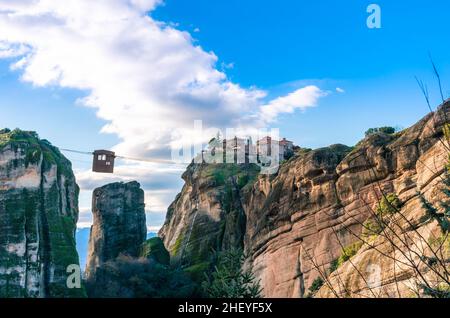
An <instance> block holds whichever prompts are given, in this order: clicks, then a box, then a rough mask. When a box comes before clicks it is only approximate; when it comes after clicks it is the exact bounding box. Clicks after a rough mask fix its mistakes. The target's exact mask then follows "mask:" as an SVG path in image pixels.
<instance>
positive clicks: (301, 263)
mask: <svg viewBox="0 0 450 318" xmlns="http://www.w3.org/2000/svg"><path fill="white" fill-rule="evenodd" d="M449 110H450V103H449V102H447V103H446V104H445V105H443V106H441V107H440V110H439V112H436V113H434V114H429V115H427V116H426V117H425V118H423V119H422V120H421V121H419V122H418V123H417V124H415V125H414V126H412V127H411V128H408V129H405V130H403V131H401V132H398V133H395V134H385V133H375V134H373V135H370V136H368V137H366V138H365V139H364V140H362V141H361V142H360V143H358V144H357V145H356V146H355V147H352V148H350V147H346V146H343V145H333V146H330V147H327V148H323V149H317V150H312V151H298V152H297V153H296V155H295V156H294V157H293V158H291V159H290V160H289V161H288V162H286V163H283V164H282V166H281V168H280V170H279V172H278V174H277V175H274V176H263V175H260V176H256V174H257V173H255V174H253V173H249V175H247V177H246V182H243V183H244V185H243V186H242V187H240V186H238V183H239V182H238V180H236V179H237V178H239V176H240V175H242V174H243V173H245V171H248V170H249V169H248V167H240V166H236V165H228V167H223V165H207V164H202V165H195V164H191V165H190V166H189V167H188V169H187V171H186V172H185V174H184V175H183V179H184V180H185V185H184V187H183V189H182V191H181V193H180V194H179V195H178V196H177V197H176V199H175V201H174V202H173V203H172V205H171V206H170V207H169V210H168V214H167V219H166V222H165V224H164V226H163V228H162V229H161V231H160V232H159V235H160V237H161V238H162V239H163V240H164V243H165V245H166V247H167V248H168V249H169V251H170V253H171V256H172V260H173V262H182V263H184V265H185V266H189V265H191V266H193V265H196V266H198V265H199V264H202V262H208V260H209V258H208V257H209V256H208V255H210V254H209V251H210V249H211V248H214V249H216V250H220V249H223V248H228V247H231V246H239V245H241V246H243V247H244V250H245V252H246V255H247V257H248V258H247V264H248V265H249V266H251V267H252V269H253V272H254V274H255V275H256V277H257V278H259V279H260V280H261V285H262V287H263V289H264V290H263V293H264V296H266V297H305V296H306V295H307V293H308V288H310V287H311V285H312V284H313V282H314V280H315V279H316V278H317V277H318V276H319V272H318V270H320V269H323V270H324V272H325V273H326V275H328V274H329V269H330V267H331V266H332V263H333V261H334V260H336V259H337V258H338V257H339V256H340V255H341V254H342V250H343V247H345V246H348V245H350V244H352V243H355V242H357V241H359V239H358V237H357V236H355V235H354V233H358V234H360V233H361V232H362V225H361V223H363V222H365V221H366V220H367V219H369V218H370V217H371V216H372V215H371V211H373V210H375V209H376V208H377V206H378V205H379V202H380V197H381V195H382V193H393V194H395V195H396V196H398V198H399V199H400V200H401V202H403V206H402V214H405V215H407V218H409V219H410V220H415V222H414V224H415V225H414V226H415V227H416V228H420V229H422V230H423V232H424V236H425V237H427V235H428V236H429V235H430V234H429V233H432V232H433V231H435V229H434V228H433V226H434V227H435V225H430V224H429V223H421V222H420V221H419V220H420V216H421V215H423V214H424V211H423V208H422V204H421V202H420V199H419V193H420V194H421V195H423V196H424V197H425V198H426V199H427V200H430V202H432V203H434V202H436V201H437V200H438V194H437V193H438V192H439V191H438V188H439V186H438V185H439V181H440V179H439V178H440V176H441V175H442V174H443V173H444V166H445V162H446V161H447V159H448V158H447V152H446V150H445V147H444V145H443V143H442V142H441V141H440V140H441V139H440V138H441V137H442V135H443V124H444V121H443V118H446V117H447V116H450V114H449ZM449 118H450V117H449ZM233 169H235V171H233V172H232V173H229V174H228V175H226V178H225V179H224V178H223V171H230V170H233ZM406 223H408V222H406ZM407 225H408V224H407ZM409 225H410V224H409ZM404 230H405V229H404ZM406 230H408V229H406ZM425 232H426V233H427V234H425ZM384 243H385V242H383V241H382V238H379V242H377V244H380V246H381V248H383V244H384ZM371 261H372V262H375V261H378V264H379V265H380V266H381V273H382V278H381V286H379V289H380V290H381V289H383V295H384V296H386V295H389V296H391V297H398V296H402V297H404V296H407V293H408V288H407V287H408V284H410V283H411V282H410V280H411V279H412V278H411V273H410V272H408V271H406V270H403V271H400V275H399V269H394V268H393V265H392V264H391V263H389V262H388V261H387V260H383V259H381V260H380V258H379V256H378V257H377V254H376V253H375V251H374V249H373V248H370V247H368V246H366V247H363V248H361V249H360V250H359V251H358V252H357V254H356V255H355V256H354V257H353V258H352V261H351V262H348V261H347V262H346V263H344V264H343V265H342V266H341V267H340V268H339V269H338V270H337V271H336V272H335V273H333V274H332V275H331V276H330V280H331V284H334V285H335V289H338V290H339V286H340V285H339V284H341V285H342V284H343V285H345V286H354V288H353V290H350V291H349V290H348V289H346V288H343V289H342V288H341V289H340V290H339V293H340V294H339V295H338V296H352V297H353V296H355V295H357V294H359V293H362V294H363V295H364V294H365V295H366V296H370V295H368V294H367V291H365V290H364V284H363V283H364V278H361V277H359V276H358V277H357V275H355V272H356V270H355V268H354V266H353V265H352V264H351V263H355V262H356V263H360V264H361V265H367V264H368V263H369V262H371ZM314 263H316V264H318V265H319V267H317V266H315V265H314ZM394 277H396V279H395V280H397V281H401V282H403V283H404V284H403V287H398V288H397V287H395V289H396V291H395V292H394V291H393V289H394V286H393V282H394ZM397 285H398V284H397ZM400 289H401V290H400ZM318 296H322V297H331V296H336V295H334V294H333V293H332V292H331V289H329V288H328V289H327V286H324V287H323V288H322V289H321V290H320V292H319V294H318Z"/></svg>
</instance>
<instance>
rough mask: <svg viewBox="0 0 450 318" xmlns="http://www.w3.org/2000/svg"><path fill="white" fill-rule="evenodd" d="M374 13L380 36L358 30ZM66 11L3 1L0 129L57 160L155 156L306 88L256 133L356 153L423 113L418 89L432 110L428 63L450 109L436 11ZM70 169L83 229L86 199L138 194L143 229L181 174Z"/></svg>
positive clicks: (134, 4)
mask: <svg viewBox="0 0 450 318" xmlns="http://www.w3.org/2000/svg"><path fill="white" fill-rule="evenodd" d="M38 2H39V1H38ZM372 2H375V3H376V4H378V5H379V6H380V7H381V19H382V28H381V29H368V28H367V26H366V19H367V17H368V13H367V12H366V8H367V6H368V5H369V4H370V3H372ZM50 3H51V1H50ZM111 3H114V5H111ZM129 3H131V4H129ZM66 8H67V9H66ZM66 8H64V7H61V5H58V4H57V1H55V2H54V4H42V5H39V4H36V5H35V4H31V3H30V2H28V1H25V0H23V1H20V0H19V1H17V2H15V4H8V3H7V2H5V1H0V27H1V28H0V57H3V59H0V111H1V114H2V115H1V117H0V127H10V128H14V127H20V128H22V129H29V130H36V131H37V132H38V133H39V134H40V135H41V137H43V138H47V139H49V140H50V141H51V142H52V143H54V144H55V145H57V146H60V147H66V148H74V149H80V150H94V149H98V148H107V149H115V150H117V151H120V152H121V153H123V154H127V155H136V156H141V157H146V156H164V155H167V149H169V148H170V144H171V142H172V141H171V139H170V138H169V136H170V133H171V131H173V130H174V129H177V128H180V127H183V129H186V130H185V132H186V134H188V129H189V127H190V126H192V121H193V119H194V118H195V119H203V120H204V121H205V124H209V125H210V126H212V127H217V126H228V125H231V124H234V123H235V122H236V117H239V116H241V115H242V117H244V115H246V114H247V113H254V110H255V109H256V110H261V109H263V108H264V107H266V108H272V109H273V105H275V104H277V103H276V102H274V101H277V98H279V97H283V96H289V94H291V93H293V92H296V91H297V90H300V89H302V88H304V87H308V86H309V87H311V86H314V87H316V88H317V90H319V91H320V92H321V93H323V94H322V95H320V94H319V95H316V96H315V97H314V98H313V101H311V102H309V103H308V102H305V101H304V100H303V99H302V98H306V97H305V96H303V95H299V96H300V97H299V98H300V99H301V100H298V99H296V100H295V101H294V102H293V103H294V104H290V106H292V107H293V110H294V111H293V112H287V111H280V109H279V108H278V111H277V112H276V113H275V116H273V118H272V117H271V118H270V120H269V121H267V122H265V123H266V124H267V126H270V127H278V128H280V130H281V134H282V135H284V136H286V137H288V138H289V139H291V140H293V141H294V142H295V143H296V144H299V145H301V146H305V147H311V148H316V147H322V146H326V145H330V144H334V143H345V144H348V145H353V144H355V143H356V142H357V141H359V140H360V139H361V137H362V136H363V134H364V131H365V130H366V129H367V128H369V127H376V126H384V125H392V126H400V127H408V126H409V125H411V124H413V123H415V122H416V121H417V120H419V119H420V118H421V117H422V116H423V115H425V114H426V113H427V107H426V105H425V103H424V100H423V97H422V96H421V93H420V90H419V89H418V86H417V84H416V82H415V79H414V77H415V76H418V77H419V78H421V79H423V80H424V81H425V82H426V83H427V84H428V86H429V88H430V92H431V97H432V101H433V104H434V105H437V104H438V103H439V98H438V97H439V96H438V91H437V87H436V84H435V81H434V79H433V74H432V69H431V65H430V61H429V57H428V54H429V53H431V54H432V56H433V59H434V61H435V63H436V64H437V66H438V68H439V70H440V72H441V75H442V79H443V83H444V89H445V93H446V94H447V96H448V95H449V90H450V84H449V83H450V61H449V59H448V52H449V50H450V44H449V42H448V32H449V27H448V23H447V22H446V21H447V19H446V15H445V14H446V13H447V12H449V11H450V2H448V1H446V0H435V1H421V0H414V1H403V0H402V1H400V0H398V1H364V0H355V1H345V2H344V1H333V0H316V1H298V0H297V1H294V0H292V1H288V0H285V1H279V2H273V1H270V2H269V1H265V0H259V1H256V0H246V1H238V0H227V1H222V0H215V1H207V0H191V1H182V0H165V1H164V3H160V1H156V0H139V1H138V0H134V1H130V2H128V1H125V0H123V1H122V0H115V1H112V2H111V1H110V2H108V1H99V2H98V4H96V6H95V7H94V5H93V4H92V3H91V2H89V1H83V0H81V1H68V2H66ZM5 12H6V13H5ZM11 12H12V13H13V18H11V17H10V16H9V15H8V14H11ZM124 12H125V13H124ZM145 15H148V17H149V18H148V19H145V18H143V16H145ZM52 16H54V17H55V18H54V19H50V18H48V17H52ZM21 17H25V19H20V18H21ZM124 17H125V18H124ZM124 20H126V21H127V22H123V21H124ZM73 21H75V23H74V22H73ZM78 22H79V23H78ZM104 24H107V25H108V27H107V28H105V27H104ZM149 29H151V30H152V32H148V30H149ZM181 31H184V32H181ZM74 39H75V40H74ZM71 45H73V47H72V46H71ZM22 46H23V47H22ZM167 57H170V58H167ZM21 60H22V61H23V62H21V63H18V64H16V63H17V62H18V61H21ZM13 64H15V65H16V66H15V67H13V68H12V67H11V65H13ZM174 83H175V84H176V85H175V84H174ZM199 83H200V84H199ZM192 87H193V88H192ZM336 88H341V89H342V90H343V91H344V92H342V93H339V92H337V91H336ZM175 91H176V93H173V92H175ZM86 97H89V98H90V99H89V100H86V99H85V98H86ZM309 97H311V96H309ZM311 98H312V97H311ZM128 99H129V100H128ZM141 101H144V102H141ZM295 103H298V105H297V104H295ZM281 104H282V105H281V106H283V103H281ZM234 105H238V107H237V108H239V107H241V106H242V109H243V110H245V111H243V112H242V113H240V112H239V109H237V110H236V107H235V106H234ZM277 105H280V100H278V104H277ZM288 106H289V105H286V107H288ZM149 109H151V111H150V110H149ZM166 110H167V114H165V112H166ZM170 111H173V113H171V112H170ZM271 114H273V113H271ZM165 116H166V117H165ZM111 123H112V124H111ZM105 125H108V126H107V127H106V128H105ZM159 132H161V133H159ZM163 132H164V133H163ZM172 137H173V136H172ZM68 157H69V158H70V159H71V160H72V161H73V165H74V168H75V170H76V172H77V177H78V179H79V180H80V185H81V187H82V189H83V190H84V191H82V194H81V198H80V205H81V208H82V218H81V219H82V220H83V221H84V222H86V223H88V222H89V220H90V211H89V204H90V194H91V190H92V189H91V188H92V187H94V186H98V185H101V184H104V183H106V182H109V181H116V180H131V179H137V180H138V181H140V182H141V183H142V184H143V186H144V188H145V190H146V192H147V193H149V196H148V202H147V209H148V214H147V215H148V220H149V221H148V224H149V226H154V227H157V226H159V225H161V222H162V221H163V219H164V213H165V212H164V211H165V209H166V207H167V205H168V204H169V203H170V201H171V200H172V199H173V198H174V196H175V194H176V193H177V192H178V191H179V190H180V188H181V186H182V182H181V180H180V178H179V176H180V174H181V170H182V169H179V168H176V169H175V168H171V167H164V166H157V165H137V164H136V163H130V162H125V163H123V165H122V169H121V170H119V173H118V174H117V175H115V176H114V177H110V178H105V177H103V176H98V175H93V174H90V173H89V172H87V170H88V169H89V166H90V163H89V160H90V159H89V158H86V157H84V156H78V155H73V154H68ZM167 176H168V177H167ZM93 180H94V181H95V182H94V181H93ZM155 202H156V203H155Z"/></svg>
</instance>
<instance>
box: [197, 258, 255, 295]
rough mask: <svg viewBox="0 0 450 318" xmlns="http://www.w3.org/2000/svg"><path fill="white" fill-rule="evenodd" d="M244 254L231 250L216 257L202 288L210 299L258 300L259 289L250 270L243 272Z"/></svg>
mask: <svg viewBox="0 0 450 318" xmlns="http://www.w3.org/2000/svg"><path fill="white" fill-rule="evenodd" d="M244 259H245V257H244V254H243V252H242V250H241V249H233V250H229V251H225V252H222V253H220V254H219V255H218V260H217V265H216V266H215V267H214V271H213V272H212V274H211V275H210V276H207V278H206V280H205V281H204V282H203V284H202V287H203V289H204V291H205V293H206V294H207V295H208V296H209V297H211V298H260V297H261V293H262V290H261V287H260V285H259V281H256V279H255V277H254V275H253V273H252V272H251V270H245V269H244V268H243V264H244Z"/></svg>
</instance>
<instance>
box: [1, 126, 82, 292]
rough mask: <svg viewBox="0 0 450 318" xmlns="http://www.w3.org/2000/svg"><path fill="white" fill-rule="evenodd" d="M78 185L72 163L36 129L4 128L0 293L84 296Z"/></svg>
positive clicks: (2, 140)
mask: <svg viewBox="0 0 450 318" xmlns="http://www.w3.org/2000/svg"><path fill="white" fill-rule="evenodd" d="M78 192H79V189H78V186H77V184H76V183H75V177H74V175H73V172H72V168H71V164H70V162H69V161H68V160H67V159H66V158H64V157H63V156H62V155H61V153H60V152H59V151H58V149H57V148H55V147H53V146H52V145H51V144H50V143H49V142H48V141H46V140H40V139H39V138H38V136H37V135H36V133H34V132H25V131H20V130H14V131H9V130H7V129H4V130H1V131H0V297H80V296H84V289H82V288H74V289H69V288H67V285H66V281H67V278H68V277H67V276H68V274H67V272H66V270H67V267H68V266H69V265H72V264H78V254H77V252H76V248H75V229H76V223H77V220H78Z"/></svg>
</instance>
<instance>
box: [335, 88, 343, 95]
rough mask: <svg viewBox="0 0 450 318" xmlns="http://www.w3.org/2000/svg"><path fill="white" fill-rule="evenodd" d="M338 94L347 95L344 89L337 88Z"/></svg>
mask: <svg viewBox="0 0 450 318" xmlns="http://www.w3.org/2000/svg"><path fill="white" fill-rule="evenodd" d="M336 92H338V93H341V94H343V93H345V90H344V89H343V88H340V87H336Z"/></svg>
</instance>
